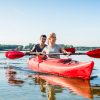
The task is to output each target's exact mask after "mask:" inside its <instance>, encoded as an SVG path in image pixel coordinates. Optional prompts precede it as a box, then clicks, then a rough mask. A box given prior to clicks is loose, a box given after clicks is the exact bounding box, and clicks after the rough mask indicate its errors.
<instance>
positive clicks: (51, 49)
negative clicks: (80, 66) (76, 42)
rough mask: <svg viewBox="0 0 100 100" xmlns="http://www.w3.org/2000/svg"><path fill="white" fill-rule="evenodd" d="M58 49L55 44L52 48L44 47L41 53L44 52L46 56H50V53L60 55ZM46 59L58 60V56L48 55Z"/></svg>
mask: <svg viewBox="0 0 100 100" xmlns="http://www.w3.org/2000/svg"><path fill="white" fill-rule="evenodd" d="M60 49H61V47H60V46H59V45H57V44H55V45H54V47H50V46H46V47H45V48H44V49H43V52H45V53H46V54H50V53H60ZM48 57H50V58H60V55H52V54H51V55H48Z"/></svg>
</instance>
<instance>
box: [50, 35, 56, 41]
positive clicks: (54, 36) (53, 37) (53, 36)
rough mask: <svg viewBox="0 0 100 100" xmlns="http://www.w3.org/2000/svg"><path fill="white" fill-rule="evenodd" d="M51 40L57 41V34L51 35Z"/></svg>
mask: <svg viewBox="0 0 100 100" xmlns="http://www.w3.org/2000/svg"><path fill="white" fill-rule="evenodd" d="M50 42H51V43H55V42H56V35H52V36H51V38H50Z"/></svg>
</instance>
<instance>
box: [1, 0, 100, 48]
mask: <svg viewBox="0 0 100 100" xmlns="http://www.w3.org/2000/svg"><path fill="white" fill-rule="evenodd" d="M99 5H100V1H99V0H61V1H60V0H59V1H58V0H52V1H51V0H48V1H46V0H2V1H0V12H1V16H0V35H1V36H0V44H9V45H13V44H18V45H28V44H29V43H38V41H39V37H40V35H41V34H46V35H48V33H50V32H55V33H56V34H57V42H56V43H57V44H66V45H73V46H89V47H91V46H92V47H100V44H99V43H100V6H99Z"/></svg>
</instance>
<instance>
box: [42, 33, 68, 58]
mask: <svg viewBox="0 0 100 100" xmlns="http://www.w3.org/2000/svg"><path fill="white" fill-rule="evenodd" d="M42 52H43V53H46V54H49V55H48V57H50V58H60V55H53V54H52V53H64V54H66V55H67V54H68V55H70V52H67V51H65V50H64V49H63V48H61V47H60V46H59V45H57V44H56V34H55V33H50V34H49V35H48V46H46V47H45V48H44V49H43V51H42Z"/></svg>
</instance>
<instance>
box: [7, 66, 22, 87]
mask: <svg viewBox="0 0 100 100" xmlns="http://www.w3.org/2000/svg"><path fill="white" fill-rule="evenodd" d="M16 74H17V72H16V71H15V70H14V69H13V66H9V67H8V68H7V69H6V77H7V80H8V83H9V84H10V85H17V86H21V85H22V84H23V83H24V81H23V80H20V79H17V78H16Z"/></svg>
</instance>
